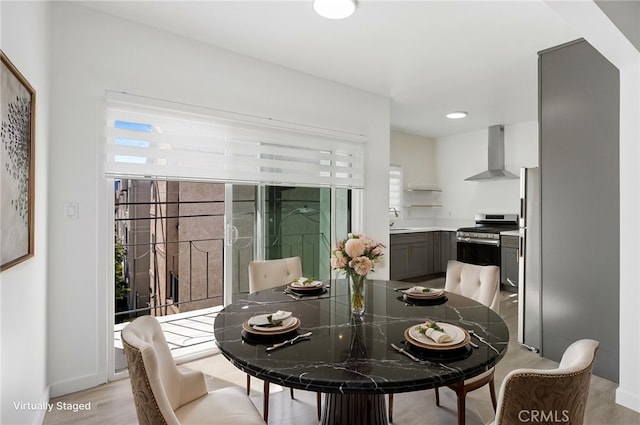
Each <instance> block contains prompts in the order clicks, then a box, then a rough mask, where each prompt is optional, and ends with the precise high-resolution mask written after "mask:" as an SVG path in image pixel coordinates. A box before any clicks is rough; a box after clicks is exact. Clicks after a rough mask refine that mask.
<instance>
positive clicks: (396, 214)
mask: <svg viewBox="0 0 640 425" xmlns="http://www.w3.org/2000/svg"><path fill="white" fill-rule="evenodd" d="M389 212H393V214H394V215H395V216H396V217H398V210H397V209H396V207H389ZM394 223H395V221H391V222H390V223H389V227H391V226H393V224H394Z"/></svg>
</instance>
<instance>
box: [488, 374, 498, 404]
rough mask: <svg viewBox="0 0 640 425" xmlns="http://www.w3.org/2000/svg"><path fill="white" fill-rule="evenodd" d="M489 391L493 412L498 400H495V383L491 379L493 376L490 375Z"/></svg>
mask: <svg viewBox="0 0 640 425" xmlns="http://www.w3.org/2000/svg"><path fill="white" fill-rule="evenodd" d="M489 392H490V393H491V404H493V411H494V412H495V411H496V409H497V406H498V402H497V400H496V385H495V382H494V380H493V376H492V377H491V381H489Z"/></svg>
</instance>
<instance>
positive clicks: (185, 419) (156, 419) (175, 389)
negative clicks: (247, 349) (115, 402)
mask: <svg viewBox="0 0 640 425" xmlns="http://www.w3.org/2000/svg"><path fill="white" fill-rule="evenodd" d="M122 343H123V345H124V353H125V356H126V358H127V364H128V366H129V380H130V381H131V390H132V391H133V399H134V402H135V405H136V413H137V415H138V423H140V424H141V425H158V424H168V425H180V424H182V425H186V424H198V425H204V424H220V425H230V424H242V425H253V424H264V421H263V420H262V418H261V417H260V413H259V412H258V410H257V409H256V408H255V406H254V405H253V403H251V400H249V398H248V397H247V396H246V395H245V394H244V393H243V391H242V389H240V388H238V387H228V388H222V389H219V390H215V391H212V392H208V391H207V387H206V383H205V379H204V375H203V374H202V372H199V371H188V372H183V371H181V370H179V369H178V367H177V366H176V364H175V362H174V360H173V357H172V356H171V351H170V350H169V346H168V345H167V341H166V339H165V337H164V334H163V333H162V328H161V327H160V323H158V321H157V319H156V318H155V317H153V316H141V317H138V318H137V319H135V320H134V321H133V322H131V323H130V324H129V325H127V326H126V327H125V328H124V329H123V330H122Z"/></svg>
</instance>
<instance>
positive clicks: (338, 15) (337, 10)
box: [313, 0, 356, 19]
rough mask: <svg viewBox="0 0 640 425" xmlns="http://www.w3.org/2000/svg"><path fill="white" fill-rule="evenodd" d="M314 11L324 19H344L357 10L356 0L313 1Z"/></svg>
mask: <svg viewBox="0 0 640 425" xmlns="http://www.w3.org/2000/svg"><path fill="white" fill-rule="evenodd" d="M313 10H315V11H316V13H317V14H318V15H320V16H322V17H323V18H327V19H344V18H348V17H349V16H351V15H352V14H353V12H355V10H356V1H355V0H313Z"/></svg>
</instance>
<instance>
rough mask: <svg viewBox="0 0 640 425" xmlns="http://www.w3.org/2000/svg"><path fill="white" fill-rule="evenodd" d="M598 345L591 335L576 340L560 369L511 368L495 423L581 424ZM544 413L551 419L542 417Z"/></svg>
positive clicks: (502, 390) (502, 387) (565, 355)
mask: <svg viewBox="0 0 640 425" xmlns="http://www.w3.org/2000/svg"><path fill="white" fill-rule="evenodd" d="M598 345H599V343H598V341H594V340H592V339H581V340H578V341H576V342H574V343H573V344H571V345H570V346H569V347H568V348H567V349H566V350H565V352H564V354H563V355H562V359H561V360H560V364H559V365H558V368H557V369H550V370H540V369H516V370H513V371H511V372H509V374H507V376H506V377H505V378H504V381H502V386H501V387H500V394H499V396H498V409H497V411H496V419H495V421H494V422H493V423H492V425H518V424H527V425H530V424H531V423H533V422H534V421H535V422H538V423H550V422H553V423H556V422H557V423H570V424H572V425H582V423H583V422H584V412H585V408H586V405H587V398H588V396H589V384H590V382H591V370H592V368H593V362H594V360H595V356H596V351H597V350H598ZM533 415H535V417H534V416H533ZM541 415H545V416H546V417H547V418H549V420H541Z"/></svg>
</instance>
